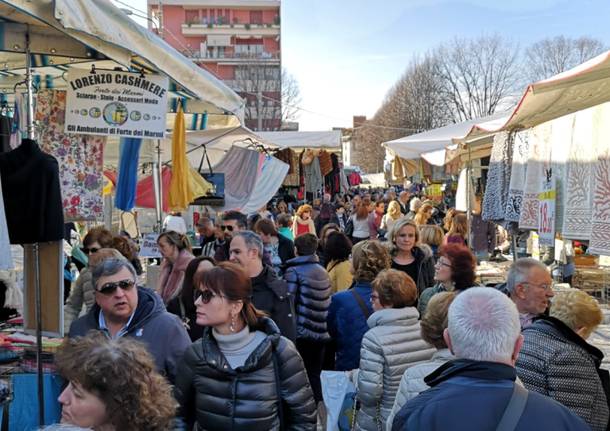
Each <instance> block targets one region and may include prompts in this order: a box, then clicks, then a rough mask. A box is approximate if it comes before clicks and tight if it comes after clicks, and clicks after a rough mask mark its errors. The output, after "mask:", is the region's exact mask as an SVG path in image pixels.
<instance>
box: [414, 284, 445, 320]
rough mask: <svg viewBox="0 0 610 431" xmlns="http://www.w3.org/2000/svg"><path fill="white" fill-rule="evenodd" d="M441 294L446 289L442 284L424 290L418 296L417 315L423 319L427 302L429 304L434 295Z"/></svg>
mask: <svg viewBox="0 0 610 431" xmlns="http://www.w3.org/2000/svg"><path fill="white" fill-rule="evenodd" d="M441 292H447V289H446V288H445V286H444V285H443V284H442V283H436V284H435V285H434V286H432V287H428V288H427V289H425V290H424V291H423V292H422V293H421V294H420V295H419V300H418V301H417V309H418V310H419V315H420V316H421V317H424V313H425V312H426V308H428V302H430V300H431V299H432V297H433V296H434V295H436V294H437V293H441Z"/></svg>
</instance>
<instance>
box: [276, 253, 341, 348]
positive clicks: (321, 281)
mask: <svg viewBox="0 0 610 431" xmlns="http://www.w3.org/2000/svg"><path fill="white" fill-rule="evenodd" d="M284 280H286V283H288V291H289V292H290V294H291V295H292V297H293V298H294V304H295V310H296V316H297V339H307V340H313V341H323V342H326V341H328V340H330V335H328V329H327V326H326V317H327V315H328V307H329V306H330V279H329V278H328V274H327V273H326V270H325V269H324V267H323V266H322V265H320V264H319V263H318V256H316V255H315V254H314V255H310V256H298V257H295V258H294V259H290V260H289V261H288V262H286V271H285V272H284Z"/></svg>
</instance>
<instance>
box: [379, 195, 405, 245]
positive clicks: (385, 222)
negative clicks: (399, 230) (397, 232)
mask: <svg viewBox="0 0 610 431" xmlns="http://www.w3.org/2000/svg"><path fill="white" fill-rule="evenodd" d="M402 217H403V214H402V211H401V210H400V204H399V203H398V202H397V201H391V202H390V203H389V204H388V212H387V213H386V214H385V215H384V216H383V217H382V219H381V226H380V229H381V230H383V231H385V235H384V237H385V238H386V239H388V237H389V235H390V231H391V230H392V227H393V226H394V223H396V222H397V221H398V220H399V219H401V218H402Z"/></svg>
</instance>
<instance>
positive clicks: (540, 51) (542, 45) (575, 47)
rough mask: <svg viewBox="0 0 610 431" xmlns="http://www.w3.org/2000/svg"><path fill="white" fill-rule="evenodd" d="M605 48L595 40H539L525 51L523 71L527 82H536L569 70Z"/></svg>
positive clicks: (557, 37) (563, 38)
mask: <svg viewBox="0 0 610 431" xmlns="http://www.w3.org/2000/svg"><path fill="white" fill-rule="evenodd" d="M606 49H607V48H606V47H605V46H604V44H603V43H602V42H601V41H600V40H597V39H593V38H589V37H580V38H578V39H572V38H568V37H565V36H556V37H553V38H547V39H543V40H540V41H538V42H536V43H534V44H532V45H531V46H529V47H528V48H527V49H526V50H525V56H524V71H525V78H526V79H527V80H528V82H537V81H540V80H542V79H546V78H549V77H551V76H553V75H556V74H558V73H561V72H564V71H566V70H568V69H571V68H573V67H575V66H577V65H579V64H581V63H583V62H585V61H587V60H589V59H591V58H593V57H595V56H596V55H598V54H601V53H602V52H603V51H605V50H606Z"/></svg>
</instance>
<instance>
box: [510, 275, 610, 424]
mask: <svg viewBox="0 0 610 431" xmlns="http://www.w3.org/2000/svg"><path fill="white" fill-rule="evenodd" d="M527 287H528V289H536V290H546V289H552V286H551V285H546V286H538V285H532V284H530V285H528V286H527ZM602 320H603V314H602V311H601V308H600V306H599V304H598V303H597V301H596V300H595V299H594V298H593V297H591V296H590V295H588V294H587V293H586V292H583V291H582V290H577V289H570V290H569V291H566V292H560V293H557V294H556V295H555V297H554V298H553V303H552V305H551V310H550V315H549V316H544V315H542V316H540V317H539V318H538V319H537V320H535V321H534V322H533V323H532V324H531V325H530V326H528V327H527V328H525V329H524V330H523V338H524V341H523V347H522V348H521V351H520V353H519V357H518V358H517V363H516V368H517V375H518V376H519V378H520V379H521V381H523V383H524V385H525V387H526V388H527V389H529V390H531V391H536V392H539V393H541V394H543V395H546V396H549V397H551V398H554V399H555V400H556V401H558V402H559V403H561V404H563V405H564V406H566V407H567V408H569V409H570V410H572V411H573V412H574V413H576V414H577V415H578V416H580V417H581V418H582V419H583V420H584V421H585V422H587V424H589V426H590V427H591V429H592V430H594V431H603V430H606V429H607V427H608V420H609V411H608V401H607V399H606V397H607V394H606V391H605V389H606V388H608V386H607V384H608V383H609V382H610V378H609V375H608V371H606V370H604V369H602V368H600V365H601V363H602V360H603V358H604V354H603V353H602V352H601V351H600V350H599V349H598V348H596V347H594V346H593V345H591V344H589V343H587V341H586V340H587V338H589V336H590V335H591V333H592V332H593V331H594V330H595V328H597V326H598V325H599V324H600V323H601V322H602Z"/></svg>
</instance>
